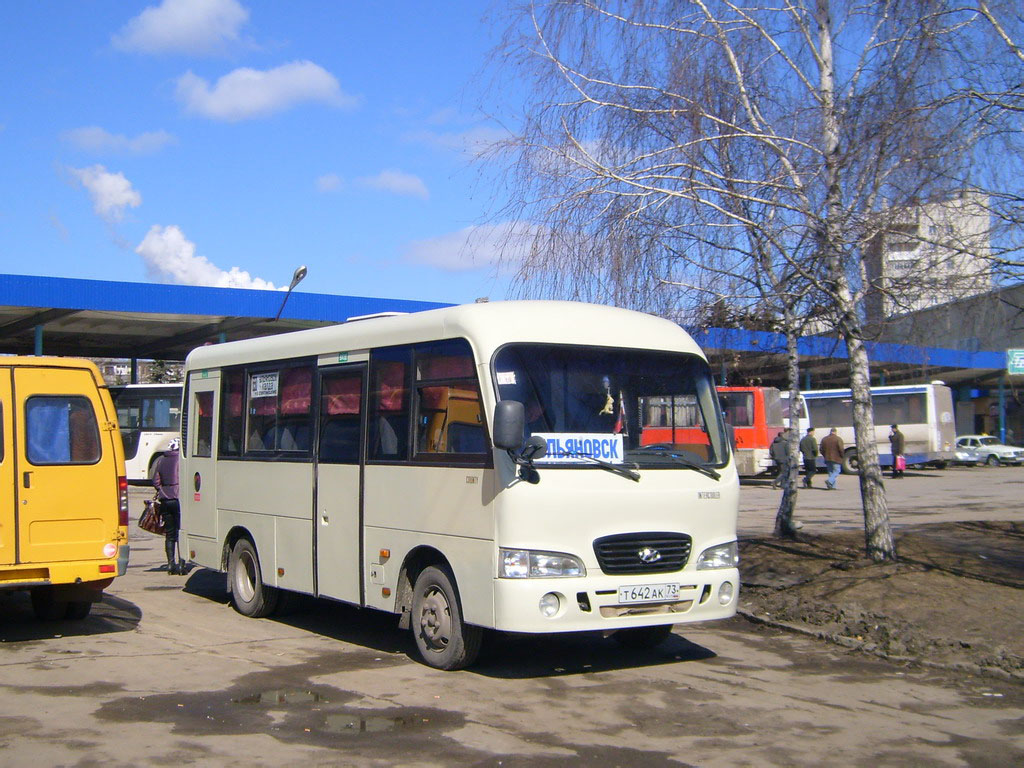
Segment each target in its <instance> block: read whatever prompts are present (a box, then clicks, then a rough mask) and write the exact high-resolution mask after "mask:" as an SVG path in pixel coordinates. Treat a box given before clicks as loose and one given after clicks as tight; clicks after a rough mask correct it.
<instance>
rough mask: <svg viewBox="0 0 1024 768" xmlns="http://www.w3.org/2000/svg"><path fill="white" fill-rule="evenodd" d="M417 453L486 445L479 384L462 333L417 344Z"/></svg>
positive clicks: (476, 450)
mask: <svg viewBox="0 0 1024 768" xmlns="http://www.w3.org/2000/svg"><path fill="white" fill-rule="evenodd" d="M416 380H417V385H416V406H417V407H416V413H417V417H418V418H417V424H416V453H417V454H432V453H433V454H436V453H442V454H444V453H448V454H483V453H485V451H486V439H485V435H484V425H483V414H482V412H481V410H480V387H479V384H478V383H477V378H476V370H475V368H474V365H473V352H472V350H471V349H470V347H469V344H468V343H467V342H466V341H465V340H464V339H451V340H449V341H442V342H435V343H432V344H422V345H419V346H418V347H417V348H416Z"/></svg>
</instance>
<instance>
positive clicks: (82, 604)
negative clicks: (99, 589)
mask: <svg viewBox="0 0 1024 768" xmlns="http://www.w3.org/2000/svg"><path fill="white" fill-rule="evenodd" d="M91 610H92V602H90V601H89V600H69V601H68V607H67V610H66V611H65V612H64V618H65V619H69V620H71V621H80V620H81V619H84V618H85V617H86V616H88V615H89V611H91Z"/></svg>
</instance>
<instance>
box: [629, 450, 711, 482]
mask: <svg viewBox="0 0 1024 768" xmlns="http://www.w3.org/2000/svg"><path fill="white" fill-rule="evenodd" d="M637 450H639V451H642V452H643V453H645V454H647V455H648V456H662V457H664V458H666V459H672V461H674V462H675V463H676V464H678V465H679V466H681V467H686V468H687V469H695V470H697V471H698V472H700V473H701V474H702V475H707V476H708V477H710V478H711V479H712V480H721V479H722V476H721V475H720V474H718V472H716V471H715V470H713V469H711V467H705V466H704V465H702V464H697V463H695V462H693V461H690V460H689V459H684V458H683V457H682V456H680V455H679V454H678V453H674V452H672V451H666V450H664V449H661V448H655V449H653V450H651V449H647V448H643V447H641V448H638V449H637Z"/></svg>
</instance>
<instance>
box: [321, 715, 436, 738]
mask: <svg viewBox="0 0 1024 768" xmlns="http://www.w3.org/2000/svg"><path fill="white" fill-rule="evenodd" d="M428 723H430V718H429V717H417V716H416V715H410V716H407V717H387V716H385V715H369V716H367V715H359V714H346V713H344V712H339V713H337V714H333V715H327V717H326V718H325V719H324V724H323V727H322V729H321V730H323V731H326V732H327V733H334V734H339V735H342V736H344V735H345V734H350V733H353V734H354V733H385V732H388V731H402V730H407V729H409V728H420V727H423V726H424V725H426V724H428Z"/></svg>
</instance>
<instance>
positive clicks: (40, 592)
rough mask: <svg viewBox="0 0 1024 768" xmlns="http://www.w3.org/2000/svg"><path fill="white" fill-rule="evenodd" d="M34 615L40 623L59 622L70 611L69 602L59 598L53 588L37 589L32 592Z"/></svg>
mask: <svg viewBox="0 0 1024 768" xmlns="http://www.w3.org/2000/svg"><path fill="white" fill-rule="evenodd" d="M31 597H32V613H34V614H35V615H36V618H37V619H39V620H40V621H59V620H60V619H63V618H64V616H65V614H66V613H67V610H68V601H67V600H60V599H58V598H57V596H56V594H55V592H54V589H53V587H36V588H35V589H33V590H32V591H31Z"/></svg>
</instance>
